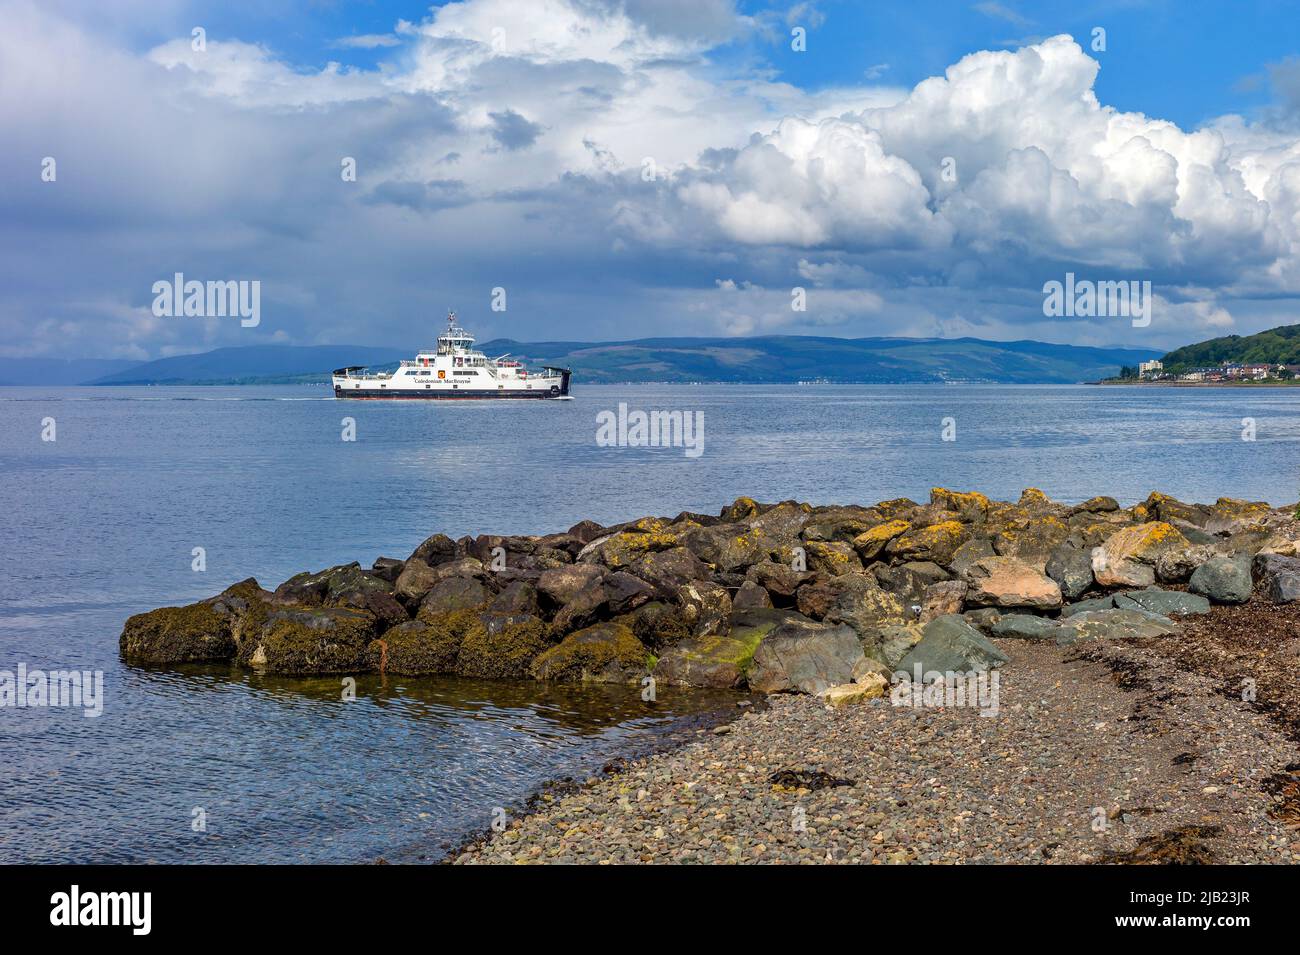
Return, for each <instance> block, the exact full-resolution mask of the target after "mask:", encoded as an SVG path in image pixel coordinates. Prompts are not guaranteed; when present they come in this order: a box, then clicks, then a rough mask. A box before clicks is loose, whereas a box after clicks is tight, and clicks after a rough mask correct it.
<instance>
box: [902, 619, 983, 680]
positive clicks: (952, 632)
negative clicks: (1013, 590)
mask: <svg viewBox="0 0 1300 955" xmlns="http://www.w3.org/2000/svg"><path fill="white" fill-rule="evenodd" d="M1006 661H1007V656H1006V654H1004V653H1003V652H1002V651H1001V650H999V649H998V648H997V647H995V646H994V645H993V644H991V643H989V641H988V639H987V638H986V637H985V636H984V634H982V633H980V632H979V631H978V630H976V629H975V628H974V627H972V626H971V625H970V624H969V623H968V622H967V621H966V620H965V619H964V618H962V617H960V616H957V615H955V614H953V615H949V616H947V617H939V618H937V619H935V620H931V621H930V622H929V623H927V624H926V625H925V626H924V627H923V628H922V631H921V640H920V642H919V643H917V644H916V646H914V647H912V649H911V650H910V651H909V652H908V654H907V655H906V656H905V657H903V659H902V660H900V661H899V662H898V665H897V669H898V671H899V672H902V673H906V674H908V676H909V677H910V676H912V675H913V674H914V673H915V671H916V668H917V667H918V666H919V667H920V670H921V673H923V674H924V673H931V672H936V673H969V672H970V671H972V670H989V669H992V668H994V667H999V666H1001V665H1002V664H1003V663H1006Z"/></svg>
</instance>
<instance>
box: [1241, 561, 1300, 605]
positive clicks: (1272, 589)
mask: <svg viewBox="0 0 1300 955" xmlns="http://www.w3.org/2000/svg"><path fill="white" fill-rule="evenodd" d="M1252 571H1253V574H1254V579H1255V582H1256V583H1257V584H1259V587H1260V589H1261V590H1262V591H1263V592H1264V595H1265V596H1266V597H1268V599H1269V600H1271V601H1272V602H1273V603H1275V604H1285V603H1293V602H1295V601H1297V600H1300V558H1296V557H1284V556H1282V555H1281V554H1257V555H1256V556H1255V559H1254V562H1253V565H1252Z"/></svg>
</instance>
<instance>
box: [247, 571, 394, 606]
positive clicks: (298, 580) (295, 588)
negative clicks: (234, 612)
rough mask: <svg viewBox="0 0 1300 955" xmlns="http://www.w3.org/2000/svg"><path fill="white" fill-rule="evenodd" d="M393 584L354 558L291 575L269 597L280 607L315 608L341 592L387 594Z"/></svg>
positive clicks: (335, 597) (329, 601)
mask: <svg viewBox="0 0 1300 955" xmlns="http://www.w3.org/2000/svg"><path fill="white" fill-rule="evenodd" d="M391 589H392V585H391V584H389V583H388V581H386V580H384V579H383V578H381V577H379V576H377V575H375V574H371V573H367V572H366V571H364V570H362V569H361V565H360V564H358V563H356V562H355V561H353V562H352V563H350V564H340V565H339V566H337V567H329V568H326V569H325V570H322V571H319V572H316V573H312V572H304V573H301V574H295V575H294V576H292V577H290V578H289V579H288V580H286V581H285V582H284V583H282V584H281V585H280V586H279V587H276V588H275V593H274V594H272V596H271V600H272V602H273V603H276V604H279V605H281V606H303V607H318V606H321V605H322V604H326V603H333V602H334V601H333V600H331V598H334V599H335V600H337V598H338V597H339V596H340V595H344V594H347V595H355V594H364V593H367V592H379V593H387V592H389V591H390V590H391Z"/></svg>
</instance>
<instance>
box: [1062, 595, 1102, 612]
mask: <svg viewBox="0 0 1300 955" xmlns="http://www.w3.org/2000/svg"><path fill="white" fill-rule="evenodd" d="M1114 607H1115V598H1114V597H1113V596H1112V595H1110V594H1107V595H1106V596H1105V597H1092V598H1090V599H1088V600H1080V601H1079V602H1077V603H1072V604H1068V605H1067V606H1065V607H1063V608H1062V609H1061V616H1062V617H1072V616H1074V615H1075V614H1076V613H1088V612H1090V611H1093V610H1111V609H1113V608H1114Z"/></svg>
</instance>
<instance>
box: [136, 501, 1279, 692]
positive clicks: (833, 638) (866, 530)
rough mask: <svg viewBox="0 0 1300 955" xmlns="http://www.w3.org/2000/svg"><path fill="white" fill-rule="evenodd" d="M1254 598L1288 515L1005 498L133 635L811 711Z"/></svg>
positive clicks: (675, 541) (230, 594)
mask: <svg viewBox="0 0 1300 955" xmlns="http://www.w3.org/2000/svg"><path fill="white" fill-rule="evenodd" d="M1256 591H1259V592H1261V593H1262V594H1264V595H1266V597H1267V598H1268V599H1270V600H1272V601H1275V602H1290V601H1296V600H1300V522H1298V521H1297V520H1296V519H1295V508H1294V507H1288V508H1273V507H1270V506H1269V505H1267V504H1264V503H1257V502H1246V501H1239V500H1234V499H1230V498H1220V499H1219V500H1218V501H1217V502H1216V503H1214V504H1209V505H1207V504H1187V503H1184V502H1181V501H1178V500H1175V499H1174V498H1171V497H1168V496H1166V495H1163V494H1159V493H1153V494H1152V495H1150V496H1149V497H1148V498H1147V499H1146V500H1145V501H1144V502H1142V503H1140V504H1137V505H1135V506H1132V507H1121V506H1120V505H1119V504H1118V503H1117V502H1116V501H1115V500H1114V499H1112V498H1108V497H1096V498H1092V499H1090V500H1087V501H1084V502H1083V503H1080V504H1074V505H1068V504H1063V503H1058V502H1054V501H1051V500H1049V499H1048V498H1047V497H1046V496H1045V495H1044V494H1043V493H1042V492H1041V491H1038V490H1035V489H1030V490H1027V491H1025V492H1024V494H1022V495H1021V497H1020V499H1019V500H1018V501H1016V502H1014V503H1010V502H1003V501H992V500H989V499H988V498H987V497H985V496H984V495H983V494H979V493H974V492H969V493H964V492H955V491H949V490H945V489H943V488H935V489H934V490H933V491H932V492H931V495H930V500H929V502H928V503H924V504H921V503H917V502H915V501H911V500H908V499H905V498H900V499H896V500H890V501H882V502H880V503H877V504H874V505H871V506H860V505H845V506H819V507H813V506H810V505H808V504H801V503H797V502H794V501H784V502H781V503H779V504H759V503H756V502H755V501H753V500H750V499H748V498H741V499H739V500H737V501H736V502H735V503H733V504H732V505H730V506H729V507H726V508H724V509H723V510H722V512H721V513H720V514H718V515H716V516H714V515H709V514H693V513H683V514H679V515H678V516H676V517H674V518H656V517H646V518H641V519H639V520H636V521H631V522H629V523H626V524H619V525H616V526H613V527H603V526H600V525H598V524H596V523H593V522H591V521H583V522H581V523H579V524H577V525H575V526H573V527H571V528H570V529H569V530H567V531H565V532H564V533H561V534H548V535H542V536H498V535H481V536H477V537H462V538H461V539H459V540H452V539H451V538H449V537H447V536H444V535H442V534H435V535H434V536H432V537H430V538H429V539H428V540H426V541H424V542H423V543H422V544H421V545H420V546H419V547H417V548H416V550H415V552H414V553H413V554H411V555H410V557H408V558H407V559H406V560H397V559H393V558H380V559H378V560H376V561H375V562H374V565H373V566H372V567H371V568H370V569H368V570H367V569H363V568H362V567H360V566H359V565H358V564H356V563H353V564H347V565H343V566H338V567H331V568H329V569H327V570H323V571H320V572H317V573H302V574H298V575H296V576H294V577H291V578H290V579H289V580H287V581H285V582H284V583H282V584H280V585H279V586H278V587H277V588H275V590H274V591H268V590H266V589H264V588H263V587H261V586H260V585H259V584H258V582H257V581H256V580H252V579H249V580H245V581H242V582H240V583H237V584H235V585H234V586H232V587H230V588H229V589H227V590H225V591H223V592H222V593H220V594H218V595H216V596H215V597H212V598H210V599H208V600H203V601H200V602H198V603H195V604H191V605H189V606H185V607H165V608H162V609H158V610H153V611H150V612H148V613H143V614H138V615H136V616H133V617H131V618H130V619H129V620H127V622H126V625H125V628H124V629H123V632H122V637H121V651H122V653H123V655H124V657H125V659H126V660H127V661H128V662H131V663H139V664H178V663H193V662H202V661H233V662H235V663H237V664H239V665H242V666H245V667H250V668H254V669H260V670H263V671H266V672H272V673H283V674H325V673H340V674H347V673H358V672H366V671H377V670H382V671H386V672H391V673H401V674H455V675H461V676H467V677H478V678H501V679H535V680H554V681H564V682H576V681H597V682H606V683H632V684H635V683H641V682H643V681H645V680H646V678H650V677H652V678H653V680H654V681H655V682H656V683H657V684H660V685H683V686H701V687H714V688H735V689H744V688H748V689H751V690H757V691H762V692H768V693H773V692H794V693H806V694H820V695H822V696H824V697H825V698H826V700H827V701H828V702H831V703H834V704H840V703H851V702H856V701H859V700H864V699H869V698H871V697H873V696H879V695H881V694H882V693H883V692H885V688H886V687H887V685H888V683H889V681H890V678H891V675H892V674H893V673H895V672H896V671H900V670H901V671H905V672H912V671H913V670H914V668H915V667H917V666H920V667H921V669H922V670H923V671H927V672H928V671H940V672H948V671H970V670H980V669H985V668H989V667H996V666H998V665H1000V663H1001V662H1002V661H1003V660H1004V659H1005V658H1004V656H1003V654H1002V653H1001V652H1000V651H999V650H998V649H997V647H996V646H995V645H994V644H993V643H992V642H990V640H989V639H988V638H990V637H993V638H1015V639H1026V640H1050V641H1054V642H1056V643H1060V644H1063V643H1071V642H1074V641H1078V640H1095V639H1125V638H1130V637H1139V636H1160V635H1170V636H1172V635H1175V634H1177V632H1178V629H1179V624H1178V623H1177V622H1175V621H1176V618H1177V617H1178V616H1179V615H1185V614H1197V613H1203V612H1206V611H1207V610H1208V609H1209V607H1210V605H1211V603H1241V602H1244V601H1246V600H1247V599H1249V598H1250V597H1251V595H1252V593H1254V592H1256Z"/></svg>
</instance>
